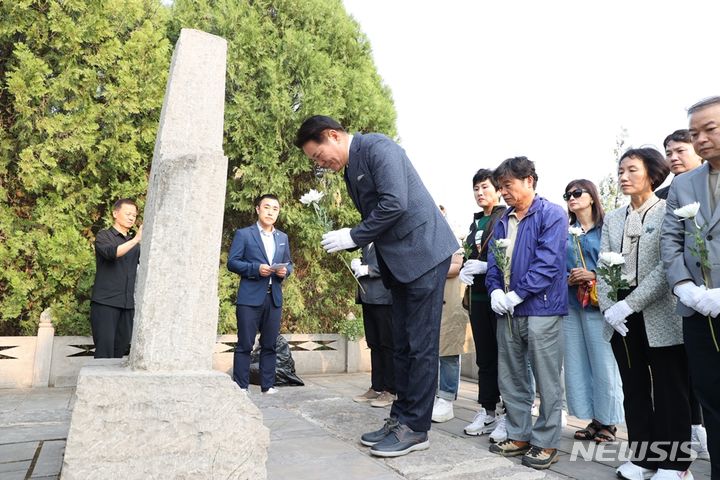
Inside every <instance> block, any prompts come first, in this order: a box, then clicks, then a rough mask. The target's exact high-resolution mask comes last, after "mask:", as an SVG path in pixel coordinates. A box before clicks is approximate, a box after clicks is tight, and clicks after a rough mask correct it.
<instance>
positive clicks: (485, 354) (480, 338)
mask: <svg viewBox="0 0 720 480" xmlns="http://www.w3.org/2000/svg"><path fill="white" fill-rule="evenodd" d="M470 327H471V328H472V334H473V340H474V341H475V363H476V364H477V367H478V403H479V404H480V406H481V407H483V408H484V409H485V410H487V411H488V412H494V411H495V406H496V404H497V403H498V402H499V401H500V389H499V388H498V347H497V316H496V315H495V312H493V311H492V309H491V308H490V301H476V300H473V301H472V302H471V304H470Z"/></svg>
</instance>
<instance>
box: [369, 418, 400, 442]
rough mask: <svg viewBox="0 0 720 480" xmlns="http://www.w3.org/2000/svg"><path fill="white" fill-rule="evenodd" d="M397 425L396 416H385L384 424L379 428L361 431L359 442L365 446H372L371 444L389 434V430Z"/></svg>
mask: <svg viewBox="0 0 720 480" xmlns="http://www.w3.org/2000/svg"><path fill="white" fill-rule="evenodd" d="M397 425H399V424H398V420H397V418H395V417H390V418H386V419H385V425H383V426H382V428H381V429H380V430H375V431H374V432H368V433H363V434H362V436H361V437H360V443H362V444H363V445H365V446H366V447H372V446H373V445H375V444H376V443H378V442H379V441H381V440H382V439H384V438H385V437H387V436H388V435H390V431H391V430H392V429H393V428H394V427H395V426H397Z"/></svg>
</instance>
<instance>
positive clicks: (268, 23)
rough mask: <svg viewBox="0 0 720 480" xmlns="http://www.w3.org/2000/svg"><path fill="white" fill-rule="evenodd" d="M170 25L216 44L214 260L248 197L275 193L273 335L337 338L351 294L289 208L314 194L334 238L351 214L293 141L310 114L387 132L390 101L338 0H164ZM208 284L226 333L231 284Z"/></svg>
mask: <svg viewBox="0 0 720 480" xmlns="http://www.w3.org/2000/svg"><path fill="white" fill-rule="evenodd" d="M182 27H188V28H197V29H200V30H204V31H207V32H209V33H213V34H216V35H220V36H222V37H224V38H226V39H227V40H228V62H227V69H228V72H227V79H226V80H227V83H226V99H227V101H226V105H225V145H224V149H225V154H226V155H227V156H228V158H229V161H230V170H231V171H230V181H229V182H228V195H227V203H226V217H225V225H224V234H225V235H224V242H223V261H224V260H225V259H226V254H227V250H228V247H229V244H230V242H231V241H232V235H233V233H234V231H235V229H236V228H238V227H243V226H246V225H248V224H250V223H251V222H253V221H254V218H255V210H254V208H253V199H254V198H255V197H256V196H258V195H260V194H262V193H275V194H276V195H278V196H279V197H280V199H281V205H282V209H281V214H280V220H279V222H278V225H277V226H278V228H280V229H281V230H284V231H286V232H287V233H288V235H289V238H290V242H291V249H292V254H293V261H294V263H295V273H294V274H293V276H291V277H290V278H289V279H288V281H287V282H286V284H285V286H284V290H285V304H284V307H283V327H284V329H285V330H286V331H292V332H319V331H320V332H330V331H337V330H338V329H341V325H340V324H341V323H342V322H343V321H345V318H346V315H347V313H349V312H350V311H352V310H353V309H355V308H356V307H355V305H354V303H355V291H356V284H355V282H354V281H353V279H352V277H351V274H350V273H349V271H348V270H347V269H346V268H345V266H344V265H343V264H342V263H341V261H340V260H339V258H338V257H337V255H328V254H326V253H325V252H323V251H322V250H321V248H320V245H319V240H320V235H321V233H322V232H321V229H320V228H319V226H318V225H317V223H316V222H315V221H314V214H313V212H312V210H311V209H310V208H308V207H304V206H303V205H301V204H300V203H299V201H298V199H299V198H300V196H301V195H302V194H303V193H305V192H307V191H308V190H309V189H310V188H316V189H320V190H323V191H324V192H325V193H326V194H327V195H328V198H327V199H326V200H329V201H328V203H327V206H328V208H329V210H330V214H331V216H332V219H333V221H334V223H335V227H336V228H339V227H343V226H352V225H354V224H355V223H356V222H357V221H359V216H358V214H357V212H356V211H355V208H354V206H353V205H352V201H351V200H350V198H349V197H348V196H347V193H346V190H345V186H344V184H343V181H342V175H338V174H327V175H324V176H323V177H322V178H319V177H318V176H317V175H316V172H315V170H314V168H313V166H312V163H311V161H310V160H308V159H307V158H305V157H304V155H302V152H301V151H300V150H298V149H297V148H296V147H295V146H294V145H293V140H294V137H295V132H296V130H297V128H298V127H299V125H300V123H302V121H303V120H304V119H305V118H306V117H308V116H310V115H313V114H324V115H330V116H333V117H335V118H336V119H337V120H338V121H340V122H341V123H342V124H343V125H345V126H346V127H347V128H348V129H349V130H351V131H375V132H382V133H386V134H388V135H390V136H392V135H394V134H395V110H394V107H393V104H392V99H391V96H390V92H389V90H388V89H387V88H386V87H385V86H384V85H383V83H382V81H381V79H380V77H379V76H378V74H377V71H376V69H375V66H374V63H373V60H372V56H371V51H370V45H369V43H368V41H367V39H366V37H365V36H364V35H363V34H362V33H361V31H360V29H359V26H358V25H357V23H356V22H355V21H354V20H353V19H352V18H351V17H350V16H349V15H348V14H347V13H346V11H345V9H344V7H343V5H342V3H341V2H340V0H277V1H268V0H260V1H243V0H219V1H207V0H205V1H195V0H176V1H175V2H174V4H173V6H172V21H171V28H170V31H171V32H172V33H171V37H173V39H174V38H175V37H177V35H179V32H180V28H182ZM220 276H221V278H220V295H221V317H220V327H219V329H220V331H228V330H234V328H235V326H234V325H235V314H234V312H235V308H234V299H235V292H236V288H237V282H238V277H237V276H236V275H234V274H231V273H229V272H228V271H227V269H226V268H225V266H224V264H223V265H222V267H221V274H220ZM358 316H359V315H358ZM342 329H344V330H346V329H347V328H342Z"/></svg>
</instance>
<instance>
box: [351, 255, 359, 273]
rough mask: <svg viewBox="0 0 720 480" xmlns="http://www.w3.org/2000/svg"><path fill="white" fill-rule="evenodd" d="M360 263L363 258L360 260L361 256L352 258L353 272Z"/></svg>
mask: <svg viewBox="0 0 720 480" xmlns="http://www.w3.org/2000/svg"><path fill="white" fill-rule="evenodd" d="M360 265H362V260H360V259H359V258H353V259H352V260H350V268H351V269H352V271H353V272H354V271H356V270H357V268H358V267H359V266H360Z"/></svg>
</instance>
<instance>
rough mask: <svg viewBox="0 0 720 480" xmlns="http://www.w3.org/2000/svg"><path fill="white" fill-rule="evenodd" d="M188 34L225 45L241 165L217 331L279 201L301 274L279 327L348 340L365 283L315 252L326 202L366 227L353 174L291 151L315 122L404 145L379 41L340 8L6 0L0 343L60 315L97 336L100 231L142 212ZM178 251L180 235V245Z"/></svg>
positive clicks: (319, 3) (230, 143)
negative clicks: (260, 205) (49, 313)
mask: <svg viewBox="0 0 720 480" xmlns="http://www.w3.org/2000/svg"><path fill="white" fill-rule="evenodd" d="M181 28H197V29H200V30H204V31H207V32H209V33H213V34H216V35H220V36H222V37H224V38H226V39H227V40H228V66H227V78H226V82H227V83H226V105H225V145H224V149H225V154H226V155H227V156H228V158H229V164H230V168H229V171H228V187H227V201H226V208H225V221H224V227H223V245H222V258H221V261H222V265H221V269H220V278H219V286H220V292H219V293H220V319H219V326H218V330H219V332H220V333H225V332H230V331H234V329H235V315H234V295H235V291H236V288H237V283H238V278H237V276H236V275H234V274H231V273H230V272H228V271H227V269H226V268H225V264H224V262H225V260H226V258H227V250H228V248H229V244H230V242H231V240H232V235H233V233H234V231H235V229H236V228H239V227H243V226H246V225H248V224H250V223H251V222H253V221H254V208H253V206H252V201H253V199H254V198H255V197H256V196H257V195H259V194H262V193H268V192H271V193H275V194H276V195H278V196H279V197H280V199H281V204H282V209H281V214H280V220H279V222H278V225H277V226H278V228H280V229H281V230H284V231H285V232H287V233H288V235H289V237H290V242H291V249H292V254H293V261H294V262H295V273H294V275H293V276H292V277H291V278H289V279H288V281H287V283H286V285H285V298H286V303H285V306H284V311H283V328H284V330H285V331H289V332H319V331H322V332H332V331H338V330H343V329H345V328H347V326H345V325H343V324H342V321H343V319H344V318H345V316H346V314H347V313H348V312H350V311H356V313H357V309H356V307H355V305H354V300H355V283H354V281H353V279H352V278H351V275H350V273H349V272H348V271H347V270H346V269H345V267H344V266H343V264H342V263H341V262H340V260H339V258H338V257H337V255H327V254H325V253H324V252H322V250H321V249H320V247H319V238H320V234H321V233H322V232H321V231H320V228H319V227H318V226H317V224H316V222H315V221H314V217H313V212H312V211H311V210H310V209H309V208H307V207H304V206H303V205H301V204H300V203H299V202H298V199H299V198H300V196H301V195H302V194H303V193H305V192H306V191H307V190H309V189H310V188H317V189H321V190H323V191H325V192H326V193H327V194H328V199H329V200H330V201H329V202H328V203H327V205H328V208H329V210H330V213H331V216H332V218H333V220H334V222H335V224H336V225H337V227H341V226H351V225H353V224H354V223H355V222H357V221H358V220H359V217H358V214H357V212H356V211H355V209H354V207H353V206H352V202H351V201H350V200H349V197H348V196H347V194H346V191H345V187H344V185H343V182H342V176H341V175H337V174H329V175H322V176H320V175H319V172H316V171H315V169H314V168H313V166H312V163H311V162H310V161H309V160H308V159H306V158H305V157H304V156H303V155H302V152H300V151H299V150H298V149H297V148H295V147H294V146H293V145H292V140H293V138H294V134H295V131H296V129H297V127H298V126H299V125H300V123H301V122H302V121H303V120H304V119H305V118H306V117H308V116H310V115H312V114H316V113H322V114H327V115H332V116H334V117H336V118H337V119H338V120H339V121H340V122H341V123H343V124H344V125H346V126H348V127H349V129H350V130H352V131H379V132H384V133H386V134H388V135H391V136H392V135H394V134H395V127H394V125H395V111H394V107H393V104H392V99H391V95H390V92H389V91H388V89H387V88H386V87H385V86H383V84H382V81H381V79H380V77H379V76H378V74H377V72H376V70H375V67H374V64H373V62H372V57H371V51H370V45H369V43H368V42H367V39H366V38H365V37H364V35H363V34H362V33H361V32H360V30H359V27H358V25H357V23H356V22H355V21H354V20H352V18H350V17H349V16H348V15H347V13H346V12H345V10H344V8H343V6H342V3H341V2H340V1H339V0H292V1H291V0H286V1H282V0H278V1H240V0H226V1H223V0H217V1H207V0H204V1H202V0H201V1H194V0H193V1H191V0H179V1H175V2H174V4H173V5H172V6H171V7H166V6H163V5H162V4H161V3H160V2H159V1H158V0H113V1H100V0H79V1H73V0H64V1H59V0H47V1H40V0H36V1H13V2H2V3H0V335H8V334H25V335H27V334H33V333H34V332H35V330H36V327H37V322H38V320H39V317H40V312H41V311H42V310H43V309H45V308H47V307H51V308H52V309H53V315H54V317H55V325H56V329H57V333H58V334H60V335H70V334H88V333H89V331H90V326H89V321H88V312H89V298H90V291H91V287H92V282H93V277H94V269H95V265H94V253H93V248H92V244H93V240H94V235H95V234H96V233H97V231H98V230H99V229H101V228H106V227H108V226H109V225H110V224H111V223H112V221H111V220H112V218H111V215H110V207H111V205H112V203H113V202H114V200H116V199H117V198H120V197H133V198H136V199H137V200H138V203H139V204H140V206H141V212H142V205H143V201H144V198H145V194H146V189H147V176H148V173H149V169H150V162H151V159H152V151H153V147H154V142H155V135H156V132H157V127H158V119H159V114H160V108H161V106H162V101H163V95H164V91H165V83H166V80H167V71H168V67H169V60H170V56H171V53H172V45H174V43H175V41H176V40H177V37H178V36H179V32H180V29H181ZM179 241H181V239H179Z"/></svg>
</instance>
